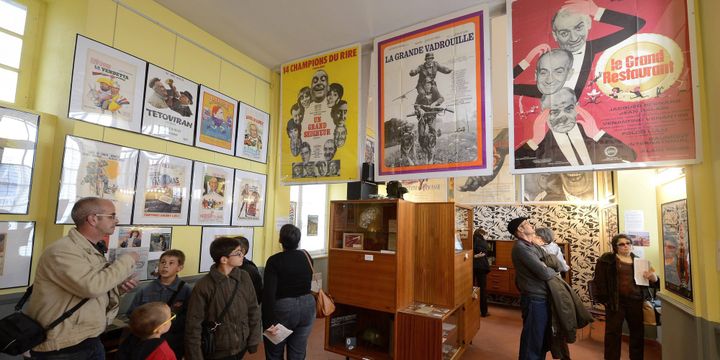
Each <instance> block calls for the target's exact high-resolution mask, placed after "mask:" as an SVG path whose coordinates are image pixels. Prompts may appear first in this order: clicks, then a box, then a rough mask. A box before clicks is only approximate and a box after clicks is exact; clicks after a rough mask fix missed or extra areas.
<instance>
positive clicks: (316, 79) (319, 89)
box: [310, 70, 328, 102]
mask: <svg viewBox="0 0 720 360" xmlns="http://www.w3.org/2000/svg"><path fill="white" fill-rule="evenodd" d="M310 88H311V89H312V95H313V101H315V102H321V101H322V100H323V99H325V95H327V89H328V74H327V73H326V72H325V70H318V71H316V72H315V75H313V77H312V83H311V84H310Z"/></svg>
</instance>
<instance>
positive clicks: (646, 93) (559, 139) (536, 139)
mask: <svg viewBox="0 0 720 360" xmlns="http://www.w3.org/2000/svg"><path fill="white" fill-rule="evenodd" d="M692 4H693V2H692V1H686V0H642V1H641V0H625V1H613V0H595V1H573V2H568V1H565V0H539V1H538V0H518V1H509V2H507V8H508V14H510V15H511V21H510V23H509V28H510V31H511V32H512V39H511V42H512V54H513V55H512V57H511V58H509V60H510V61H511V64H510V65H509V66H510V67H512V68H513V73H512V77H513V78H512V79H509V82H510V83H512V87H510V90H509V92H510V94H509V95H510V96H509V99H510V101H509V103H510V104H511V105H510V117H511V119H512V120H513V125H511V126H510V130H511V136H510V137H511V141H512V142H511V143H512V144H513V149H514V152H513V153H511V154H512V165H513V172H514V173H518V174H520V173H541V172H563V171H588V170H597V169H627V168H640V167H647V166H669V165H678V164H689V163H696V162H699V161H700V160H701V159H700V157H701V151H700V136H699V131H700V129H699V115H698V111H699V107H698V101H697V99H698V93H697V91H698V90H697V87H694V86H692V84H694V83H696V81H694V79H695V78H696V77H697V75H696V74H695V71H694V69H697V66H696V65H695V53H696V52H695V51H693V50H694V46H693V45H694V44H693V38H692V36H693V32H694V30H691V27H692V21H693V18H694V15H693V16H691V17H688V13H689V11H690V12H692V11H691V10H689V9H688V6H692ZM668 14H673V15H672V16H668ZM508 76H510V75H508Z"/></svg>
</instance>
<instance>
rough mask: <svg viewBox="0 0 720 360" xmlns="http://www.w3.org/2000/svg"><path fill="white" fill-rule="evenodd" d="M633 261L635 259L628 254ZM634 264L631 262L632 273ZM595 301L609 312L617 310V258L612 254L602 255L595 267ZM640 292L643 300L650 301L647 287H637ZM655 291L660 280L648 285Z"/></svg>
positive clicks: (631, 254)
mask: <svg viewBox="0 0 720 360" xmlns="http://www.w3.org/2000/svg"><path fill="white" fill-rule="evenodd" d="M630 257H632V258H633V260H634V259H635V258H636V257H637V256H636V255H635V254H633V253H630ZM634 271H635V262H634V261H633V272H634ZM593 281H594V282H595V294H593V296H594V297H595V301H597V302H599V303H602V304H604V305H605V308H607V309H609V310H617V309H618V307H619V304H620V292H619V291H618V274H617V257H616V256H615V254H614V253H612V252H607V253H604V254H602V256H600V258H599V259H598V261H597V264H596V265H595V277H594V278H593ZM638 286H640V289H641V290H642V294H643V298H644V299H650V290H649V287H648V286H643V285H638ZM650 286H652V287H653V288H655V289H659V288H660V278H658V281H657V282H655V283H650Z"/></svg>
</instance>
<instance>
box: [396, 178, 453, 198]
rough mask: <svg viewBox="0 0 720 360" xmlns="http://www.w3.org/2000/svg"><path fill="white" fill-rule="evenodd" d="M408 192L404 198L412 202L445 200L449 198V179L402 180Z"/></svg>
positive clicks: (401, 182)
mask: <svg viewBox="0 0 720 360" xmlns="http://www.w3.org/2000/svg"><path fill="white" fill-rule="evenodd" d="M400 184H401V185H402V186H403V187H405V188H406V189H407V190H408V192H407V194H405V195H404V196H403V199H405V200H407V201H412V202H445V201H447V200H448V180H447V179H415V180H400Z"/></svg>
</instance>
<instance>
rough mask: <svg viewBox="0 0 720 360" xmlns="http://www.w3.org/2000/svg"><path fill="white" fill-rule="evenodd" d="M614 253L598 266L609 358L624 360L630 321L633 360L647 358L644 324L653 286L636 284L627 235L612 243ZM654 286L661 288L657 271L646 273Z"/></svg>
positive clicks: (601, 258) (618, 237)
mask: <svg viewBox="0 0 720 360" xmlns="http://www.w3.org/2000/svg"><path fill="white" fill-rule="evenodd" d="M611 245H612V252H607V253H605V254H603V255H602V256H600V258H599V259H598V262H597V264H596V265H595V278H594V282H595V287H596V290H597V293H596V294H595V296H596V298H597V301H598V302H600V303H602V304H604V305H605V313H606V318H607V321H606V323H605V359H610V360H614V359H620V344H621V340H622V324H623V321H627V323H628V328H629V329H630V359H631V360H640V359H642V358H643V344H644V338H645V328H644V325H643V309H642V307H643V301H644V300H645V299H646V298H649V297H650V293H649V289H648V288H649V287H648V286H643V285H638V284H636V283H635V276H634V274H635V268H634V261H633V259H634V258H636V257H637V256H636V255H635V254H633V253H632V241H631V240H630V238H629V237H628V236H627V235H625V234H618V235H615V236H614V237H613V238H612V241H611ZM643 278H645V279H647V280H648V282H649V283H650V286H652V287H654V288H656V289H657V288H658V287H659V284H660V282H659V279H658V276H657V275H656V274H655V270H654V269H653V268H652V267H650V270H647V271H644V272H643Z"/></svg>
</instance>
